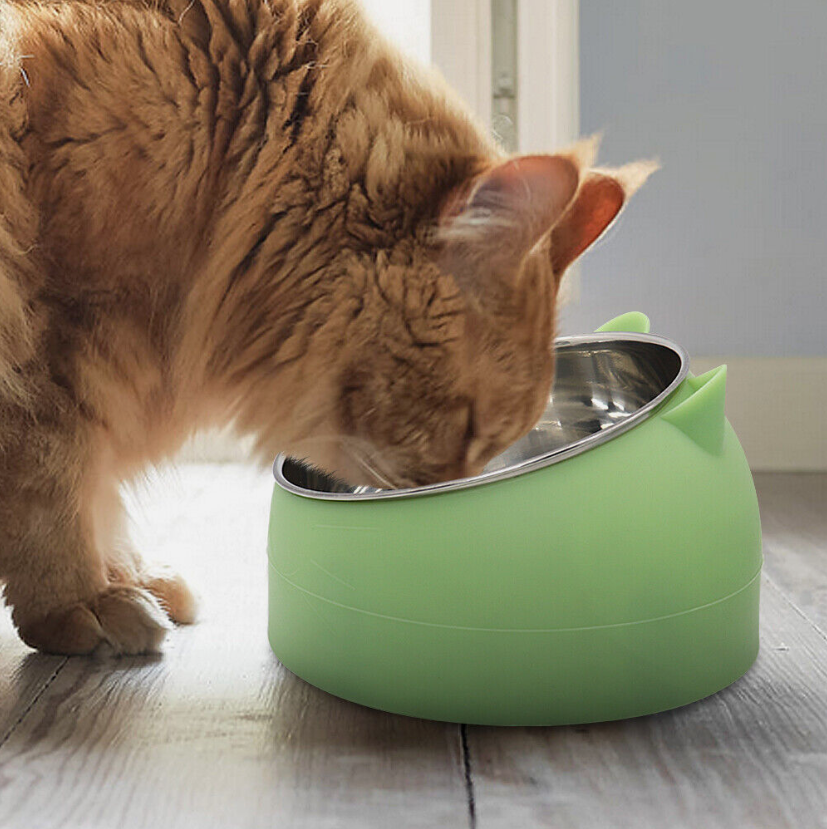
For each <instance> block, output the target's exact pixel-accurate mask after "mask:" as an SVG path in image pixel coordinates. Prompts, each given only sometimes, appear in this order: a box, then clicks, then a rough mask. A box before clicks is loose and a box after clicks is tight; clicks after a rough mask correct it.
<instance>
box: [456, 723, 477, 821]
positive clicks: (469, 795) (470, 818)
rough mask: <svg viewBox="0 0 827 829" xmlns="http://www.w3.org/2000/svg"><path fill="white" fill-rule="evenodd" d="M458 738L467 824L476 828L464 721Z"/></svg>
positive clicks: (472, 776) (471, 776)
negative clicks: (466, 803)
mask: <svg viewBox="0 0 827 829" xmlns="http://www.w3.org/2000/svg"><path fill="white" fill-rule="evenodd" d="M459 738H460V743H461V745H462V768H463V774H464V777H465V797H466V799H467V801H468V826H469V827H470V829H477V802H476V796H475V794H474V775H473V769H472V768H471V751H470V749H469V748H468V726H467V725H465V724H464V723H463V724H462V725H461V726H460V727H459Z"/></svg>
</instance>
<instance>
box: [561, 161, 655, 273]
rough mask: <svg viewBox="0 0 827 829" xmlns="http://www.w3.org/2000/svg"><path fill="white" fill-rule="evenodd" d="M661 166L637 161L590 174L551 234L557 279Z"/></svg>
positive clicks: (592, 171) (594, 240)
mask: <svg viewBox="0 0 827 829" xmlns="http://www.w3.org/2000/svg"><path fill="white" fill-rule="evenodd" d="M659 166H660V165H659V164H658V163H657V162H656V161H636V162H634V163H633V164H627V165H626V166H625V167H620V168H618V169H616V170H590V171H589V172H588V173H587V174H586V176H585V178H584V180H583V183H582V185H581V186H580V189H579V190H578V191H577V196H576V197H575V199H574V200H573V201H572V202H571V204H570V205H569V206H568V208H567V209H566V212H565V213H564V214H563V216H562V217H561V218H560V220H559V222H557V223H556V224H555V226H554V228H553V230H552V231H551V264H552V270H553V271H554V275H555V277H557V278H558V279H559V278H560V277H562V275H563V274H564V273H565V270H566V268H568V266H569V265H570V264H571V263H572V262H574V260H575V259H577V257H578V256H580V255H581V254H582V253H584V252H585V251H586V250H587V249H588V248H589V247H590V246H591V245H593V244H594V243H595V242H596V241H597V240H598V239H599V238H600V236H602V235H603V233H604V232H605V231H606V229H607V228H608V227H609V225H611V223H612V222H613V221H614V220H615V219H616V218H617V215H618V214H619V213H620V211H621V210H622V209H623V206H624V205H625V204H626V202H627V201H628V200H629V199H630V198H631V197H632V195H633V194H634V193H635V191H637V190H638V189H640V187H641V186H642V185H643V183H644V182H645V181H646V179H647V178H649V176H650V175H651V174H652V173H653V172H655V170H657V169H658V167H659Z"/></svg>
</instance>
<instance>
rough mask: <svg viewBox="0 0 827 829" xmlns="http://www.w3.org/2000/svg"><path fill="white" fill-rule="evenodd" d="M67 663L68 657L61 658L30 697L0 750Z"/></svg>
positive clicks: (0, 744) (0, 740)
mask: <svg viewBox="0 0 827 829" xmlns="http://www.w3.org/2000/svg"><path fill="white" fill-rule="evenodd" d="M68 661H69V657H68V656H65V657H63V661H62V662H61V663H60V664H59V665H58V666H57V667H56V668H55V669H54V671H53V673H52V675H51V676H50V677H49V678H48V679H47V680H46V681H45V682H44V683H43V685H42V686H41V687H40V689H39V690H38V692H37V693H36V694H35V695H34V696H33V697H32V699H31V702H30V703H29V704H28V705H27V706H26V707H25V708H24V709H23V711H22V712H21V714H20V716H19V717H18V718H17V720H16V721H15V722H13V723H12V724H11V726H10V727H9V730H8V731H7V732H6V733H5V734H4V735H3V738H2V739H0V750H1V749H2V748H3V746H4V745H5V744H6V743H7V742H8V741H9V738H10V737H11V735H12V734H14V732H15V731H16V730H17V728H18V726H19V725H20V724H21V723H22V722H23V720H25V719H26V717H27V716H28V715H29V712H30V711H31V710H32V709H33V708H34V707H35V705H37V703H38V701H39V700H40V698H41V697H42V696H43V694H45V693H46V691H47V689H48V688H49V686H50V685H51V684H52V683H53V682H54V681H55V679H57V675H58V674H59V673H60V672H61V671H62V670H63V669H64V668H65V667H66V663H67V662H68Z"/></svg>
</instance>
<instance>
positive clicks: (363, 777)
mask: <svg viewBox="0 0 827 829" xmlns="http://www.w3.org/2000/svg"><path fill="white" fill-rule="evenodd" d="M270 482H271V478H270V476H269V474H268V473H266V472H262V473H255V472H250V471H248V470H245V469H243V468H242V467H238V466H224V467H221V466H191V467H186V468H182V469H181V471H180V472H179V484H178V485H176V484H175V481H174V479H173V481H172V482H170V481H165V482H163V485H162V486H161V487H160V488H159V489H156V490H154V491H153V493H152V497H151V499H150V500H149V501H148V502H147V505H146V507H145V508H144V509H143V510H142V518H143V520H142V526H141V530H142V532H141V533H140V535H142V536H143V539H142V549H144V550H154V551H155V552H157V553H158V554H159V557H160V558H161V559H162V560H166V561H169V562H171V563H174V564H175V565H176V566H178V567H179V568H180V569H182V570H183V571H185V572H186V573H187V574H188V575H189V574H192V575H193V576H194V577H196V578H197V579H198V581H197V586H198V587H199V591H200V593H201V596H202V605H203V609H202V621H201V622H200V623H199V624H197V625H196V626H194V627H192V628H186V629H181V630H177V631H175V632H174V633H173V634H172V636H171V638H170V641H169V642H168V644H167V646H166V651H165V654H164V656H163V657H162V658H156V659H150V658H140V659H124V660H122V661H120V662H108V663H100V662H93V661H88V660H82V659H70V660H68V662H67V664H66V666H65V667H64V668H63V670H61V671H60V672H59V673H58V674H57V677H56V678H55V679H54V680H53V681H52V682H51V684H49V685H48V687H46V689H45V690H44V691H43V693H42V694H41V696H40V698H39V699H38V700H37V702H36V703H35V705H34V706H33V707H32V708H31V710H30V711H29V713H28V715H27V716H26V717H25V718H24V719H23V721H22V722H21V723H20V724H19V725H18V727H17V728H16V729H15V730H14V731H13V732H12V734H11V736H10V737H9V739H8V740H7V742H6V744H5V746H4V747H3V748H2V750H0V826H3V827H4V829H33V827H37V829H50V827H60V829H73V827H78V828H80V827H83V829H96V827H101V829H112V827H118V829H131V827H164V829H175V827H192V826H198V827H199V829H208V827H233V829H246V828H247V827H264V826H267V827H280V826H289V827H291V829H292V828H293V827H334V826H335V827H337V828H338V827H359V829H370V827H382V829H387V827H389V826H393V827H395V829H396V828H397V827H400V828H401V827H414V826H416V827H422V826H429V827H430V826H434V827H436V826H438V827H446V828H447V829H450V827H466V826H467V825H468V806H467V798H466V788H465V777H464V766H463V757H462V751H461V746H460V738H459V729H458V728H457V727H456V726H448V725H441V724H437V723H429V722H424V721H420V720H414V719H408V718H403V717H394V716H391V715H387V714H382V713H379V712H376V711H371V710H369V709H365V708H361V707H359V706H356V705H352V704H350V703H346V702H342V701H340V700H337V699H335V698H334V697H331V696H329V695H327V694H325V693H323V692H321V691H318V690H316V689H314V688H312V687H310V686H309V685H306V684H305V683H303V682H302V681H301V680H299V679H297V678H296V677H294V676H293V675H292V674H290V673H289V672H288V671H286V670H285V669H283V668H282V667H281V666H279V664H278V663H277V661H276V659H275V657H274V656H273V655H272V654H271V653H270V651H269V648H268V645H267V642H266V583H265V578H266V557H265V550H264V543H265V533H266V523H267V511H268V499H269V493H270V487H271V483H270Z"/></svg>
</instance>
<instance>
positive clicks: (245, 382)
mask: <svg viewBox="0 0 827 829" xmlns="http://www.w3.org/2000/svg"><path fill="white" fill-rule="evenodd" d="M592 154H593V147H592V144H590V143H588V142H586V143H583V144H580V145H578V146H577V147H575V148H573V149H572V150H570V151H568V152H563V153H559V154H557V155H548V156H530V157H523V158H510V159H509V158H505V157H503V156H502V155H501V153H500V151H499V150H498V149H497V148H496V147H495V146H494V145H493V144H492V142H491V141H490V140H489V139H488V137H487V135H486V133H485V131H484V130H482V129H481V128H480V127H479V126H478V125H476V124H475V123H474V122H473V120H472V118H471V117H470V116H469V115H468V113H467V112H466V111H465V110H464V109H463V107H462V106H461V105H460V104H459V103H458V102H457V101H456V100H455V99H454V98H453V96H452V95H451V93H450V92H449V91H448V90H447V89H446V88H445V87H444V85H443V83H442V82H441V81H440V80H439V79H438V78H437V77H435V76H434V75H431V74H429V73H428V72H427V71H425V70H423V69H420V68H415V67H412V66H411V65H410V64H409V63H408V62H406V61H405V60H404V59H403V58H401V57H400V56H399V55H398V54H397V53H396V52H394V51H393V49H392V48H391V47H389V46H388V44H387V43H386V42H385V41H384V40H383V39H382V38H381V37H380V36H379V35H378V34H377V32H376V31H375V30H374V29H373V28H372V27H371V26H370V25H369V24H368V23H367V22H366V21H365V20H364V19H363V17H362V16H361V13H360V11H359V8H358V7H357V6H354V5H353V4H352V3H351V0H168V2H158V3H149V2H147V3H142V2H140V0H109V2H95V3H91V2H89V3H87V2H84V1H83V0H62V1H61V0H58V1H57V2H50V3H35V2H26V0H0V578H2V580H3V581H4V582H5V597H6V601H7V602H8V603H9V604H10V605H11V607H12V608H13V618H14V621H15V623H16V625H17V627H18V629H19V631H20V635H21V636H22V637H23V639H24V640H25V641H26V642H28V643H29V644H30V645H32V646H33V647H36V648H40V649H43V650H46V651H52V652H58V653H89V652H109V653H115V654H118V653H139V652H143V651H148V650H154V649H157V647H158V645H159V643H160V642H161V640H162V638H163V636H164V633H165V631H166V630H167V629H168V627H169V621H168V619H172V620H173V621H176V622H189V621H191V620H192V618H193V612H194V609H193V601H192V598H191V596H190V594H189V592H188V590H187V588H186V586H185V585H184V583H183V582H182V581H181V580H180V579H179V578H178V577H176V576H174V575H171V574H166V573H163V572H153V571H152V570H148V569H147V568H145V567H144V566H143V564H142V563H141V560H140V558H139V557H138V556H137V554H135V553H134V552H132V551H131V550H130V549H129V546H128V542H127V541H126V539H125V538H124V534H123V532H122V514H121V504H120V497H119V484H120V483H121V482H122V481H123V480H125V479H128V478H129V477H130V476H133V475H135V474H136V473H137V472H138V471H139V470H141V468H142V467H143V466H145V465H146V464H147V463H150V462H153V461H157V460H159V459H161V458H162V457H164V456H167V455H170V454H171V453H173V452H174V451H175V450H176V449H177V448H178V447H179V446H180V445H181V443H182V442H183V441H184V440H185V439H186V438H187V436H189V435H190V434H191V433H192V432H193V431H194V430H196V429H198V428H201V427H204V426H210V425H216V424H220V423H225V422H229V421H235V422H236V423H237V425H238V427H239V428H240V429H241V430H242V431H243V432H248V433H254V434H255V435H256V436H257V440H258V448H259V450H260V452H261V454H262V456H263V457H265V458H268V459H269V458H272V457H273V456H274V454H275V453H276V452H277V451H281V450H287V451H293V452H295V453H297V454H300V455H302V456H305V457H307V458H309V459H311V460H312V461H314V462H315V463H317V464H319V465H321V466H323V467H326V468H328V469H330V470H332V471H334V472H336V473H338V474H339V475H341V476H344V477H346V478H350V479H352V480H354V481H358V480H367V481H380V482H383V483H390V484H393V485H397V486H399V485H411V484H423V483H426V482H432V481H438V480H444V479H448V478H452V477H457V476H463V475H470V474H474V473H477V472H479V471H480V469H481V468H482V467H483V465H484V464H485V463H486V462H487V461H488V460H489V459H490V458H491V457H492V456H493V455H494V454H496V453H497V452H499V451H500V450H502V449H504V448H505V447H506V446H507V445H508V444H510V443H511V442H513V441H514V440H516V439H517V438H519V437H520V436H521V435H522V434H523V433H525V432H526V431H527V430H528V429H529V428H530V426H531V425H532V424H533V423H534V422H535V421H536V419H537V418H538V416H539V414H540V412H541V410H542V407H543V403H544V401H545V399H546V396H547V394H548V391H549V386H550V384H551V379H552V369H553V365H552V355H551V350H550V347H551V343H552V337H553V333H554V307H555V298H556V294H557V289H558V286H559V283H560V278H561V276H562V274H563V272H564V271H565V269H566V267H567V266H568V265H569V264H570V263H571V262H572V261H573V260H574V259H575V258H576V257H577V256H578V255H579V254H580V253H582V252H583V251H584V250H585V249H586V248H587V247H588V246H589V245H590V244H591V243H592V242H593V241H594V240H595V239H596V238H597V237H598V236H599V235H600V234H601V233H602V231H603V230H604V229H605V228H606V226H607V225H608V224H609V223H610V222H611V221H612V219H613V218H614V217H615V215H616V214H617V213H618V211H619V210H620V208H621V206H622V205H623V202H624V200H625V199H626V198H627V196H628V195H629V194H630V193H631V191H632V189H634V187H635V186H637V185H638V184H639V183H640V182H641V181H642V180H643V178H645V176H646V174H647V173H648V169H649V168H648V167H646V166H645V165H637V166H631V167H629V168H624V169H623V170H621V171H615V172H609V171H602V172H600V171H593V170H590V169H589V167H590V164H591V161H592V157H591V156H592ZM388 554H389V555H392V554H393V551H392V550H389V551H388Z"/></svg>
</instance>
